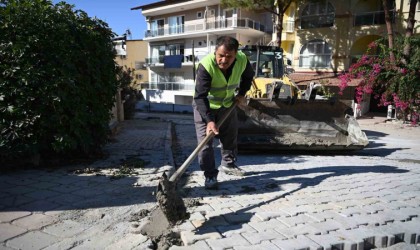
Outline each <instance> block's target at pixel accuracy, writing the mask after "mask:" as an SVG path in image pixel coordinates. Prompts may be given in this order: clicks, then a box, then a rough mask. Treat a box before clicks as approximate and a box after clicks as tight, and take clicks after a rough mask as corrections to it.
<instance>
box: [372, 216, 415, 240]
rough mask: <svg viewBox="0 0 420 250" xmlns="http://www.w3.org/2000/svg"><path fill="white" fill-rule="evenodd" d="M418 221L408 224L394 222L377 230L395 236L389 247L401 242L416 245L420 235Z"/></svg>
mask: <svg viewBox="0 0 420 250" xmlns="http://www.w3.org/2000/svg"><path fill="white" fill-rule="evenodd" d="M419 225H420V224H419V222H418V221H408V222H394V223H389V224H387V225H381V226H379V227H377V230H380V231H381V232H383V233H385V234H387V235H391V236H394V238H393V241H391V242H388V245H393V244H395V243H397V242H399V241H405V242H407V243H416V242H415V241H416V237H417V236H419V235H420V226H419Z"/></svg>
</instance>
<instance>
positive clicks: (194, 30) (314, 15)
mask: <svg viewBox="0 0 420 250" xmlns="http://www.w3.org/2000/svg"><path fill="white" fill-rule="evenodd" d="M394 2H395V5H394V4H393V3H394ZM390 4H391V6H394V10H393V11H392V13H393V23H394V30H395V31H396V32H397V33H402V34H403V33H405V31H404V29H405V22H404V19H405V18H407V16H408V9H409V0H396V1H390ZM132 9H133V10H138V9H141V11H142V15H143V16H144V17H145V20H146V23H147V30H146V31H145V37H144V41H146V42H148V58H147V60H146V64H147V66H148V69H149V79H150V83H151V86H150V89H155V90H159V91H160V97H161V99H160V100H158V99H155V100H153V101H165V102H172V103H190V102H191V95H192V91H193V87H194V80H193V78H194V73H193V60H192V58H195V59H197V60H199V59H201V58H202V57H203V56H205V55H207V54H208V53H212V51H213V50H214V41H215V40H216V38H217V37H218V36H221V35H230V36H233V37H235V38H236V39H238V41H239V42H240V43H241V44H242V45H247V44H250V45H255V44H262V45H274V44H276V41H274V40H273V38H276V35H275V33H273V27H274V25H273V16H272V15H271V14H269V13H266V12H256V11H247V10H244V9H235V8H233V9H232V8H225V7H223V6H222V5H221V4H220V0H171V1H161V2H157V3H153V4H148V5H142V6H138V7H134V8H132ZM419 17H420V11H419V4H417V12H416V20H419ZM274 20H275V19H274ZM274 32H275V31H274ZM415 33H416V34H418V29H416V30H415ZM386 34H387V30H386V26H385V17H384V11H383V8H382V0H369V1H367V0H321V1H310V0H306V1H305V0H301V1H293V3H292V4H291V5H290V7H289V8H288V9H287V11H286V13H285V16H284V19H283V32H282V36H281V37H282V48H283V49H284V51H285V57H286V58H287V59H288V61H289V62H290V64H291V65H290V66H291V67H292V68H293V71H294V73H292V74H290V77H291V78H292V79H293V80H294V81H295V82H297V83H298V84H300V85H306V84H307V83H308V82H310V81H314V80H315V81H323V82H324V83H326V84H328V85H330V86H331V87H332V88H334V86H337V85H338V79H337V76H338V74H340V73H341V72H343V71H346V70H347V69H348V68H349V66H350V65H351V64H352V63H353V62H355V61H356V60H357V58H359V57H360V56H361V55H362V54H363V53H364V52H365V51H366V49H367V47H368V45H369V43H371V42H372V41H375V40H377V39H378V38H381V37H385V36H386ZM165 62H166V64H165ZM168 62H169V63H168ZM164 90H165V91H175V92H172V93H171V94H170V95H168V96H165V95H164V94H163V93H164V92H165V91H164ZM170 96H173V97H170ZM347 98H352V95H351V93H350V96H348V97H347ZM366 106H368V105H366Z"/></svg>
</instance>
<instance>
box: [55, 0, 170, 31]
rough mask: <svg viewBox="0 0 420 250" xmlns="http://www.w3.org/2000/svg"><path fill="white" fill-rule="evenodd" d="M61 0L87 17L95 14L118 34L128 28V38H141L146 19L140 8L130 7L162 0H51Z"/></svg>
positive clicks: (56, 1) (58, 0) (144, 29)
mask: <svg viewBox="0 0 420 250" xmlns="http://www.w3.org/2000/svg"><path fill="white" fill-rule="evenodd" d="M61 1H64V2H67V3H68V4H72V5H75V7H74V8H73V9H74V10H83V11H85V12H86V13H87V14H88V16H89V17H95V16H96V17H97V18H99V19H101V20H103V21H105V22H106V23H108V26H109V27H110V28H111V29H112V31H113V32H114V33H116V34H117V35H118V36H120V35H123V34H124V33H125V31H126V30H127V29H129V30H130V32H131V38H130V37H128V39H143V38H144V32H145V31H146V19H145V17H144V16H143V15H142V14H141V10H131V8H134V7H137V6H140V5H146V4H149V3H155V2H160V1H163V0H53V1H52V2H53V3H54V4H56V3H58V2H61Z"/></svg>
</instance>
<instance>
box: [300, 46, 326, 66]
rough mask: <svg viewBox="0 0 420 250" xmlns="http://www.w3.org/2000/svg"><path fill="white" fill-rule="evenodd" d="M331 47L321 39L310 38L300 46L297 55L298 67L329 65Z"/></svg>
mask: <svg viewBox="0 0 420 250" xmlns="http://www.w3.org/2000/svg"><path fill="white" fill-rule="evenodd" d="M330 62H331V48H330V45H329V44H328V43H326V42H325V41H323V40H312V41H310V42H308V43H307V44H306V45H305V46H303V47H302V49H301V51H300V57H299V67H302V68H326V67H329V66H330Z"/></svg>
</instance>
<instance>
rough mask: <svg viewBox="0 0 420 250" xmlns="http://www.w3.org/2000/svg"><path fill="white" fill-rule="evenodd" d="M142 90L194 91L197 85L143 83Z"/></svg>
mask: <svg viewBox="0 0 420 250" xmlns="http://www.w3.org/2000/svg"><path fill="white" fill-rule="evenodd" d="M141 88H142V89H158V90H174V91H180V90H188V91H193V90H194V88H195V84H194V83H187V82H169V81H163V82H156V81H151V82H148V83H142V84H141Z"/></svg>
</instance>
